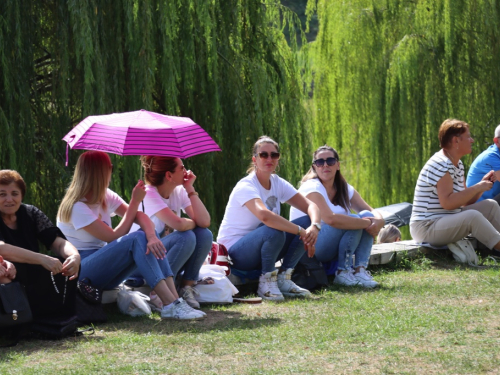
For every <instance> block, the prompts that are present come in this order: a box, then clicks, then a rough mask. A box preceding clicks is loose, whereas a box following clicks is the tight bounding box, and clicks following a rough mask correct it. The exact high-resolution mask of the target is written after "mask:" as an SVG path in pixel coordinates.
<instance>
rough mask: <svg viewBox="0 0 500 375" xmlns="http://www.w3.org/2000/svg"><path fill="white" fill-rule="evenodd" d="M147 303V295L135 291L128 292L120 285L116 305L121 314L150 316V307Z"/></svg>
mask: <svg viewBox="0 0 500 375" xmlns="http://www.w3.org/2000/svg"><path fill="white" fill-rule="evenodd" d="M148 301H149V297H148V296H147V295H145V294H143V293H141V292H138V291H136V290H134V291H132V290H128V289H127V288H125V286H123V285H120V290H119V291H118V295H117V298H116V303H117V304H118V308H119V309H120V311H121V312H122V313H124V314H127V315H131V316H141V315H150V314H151V307H150V306H149V304H148Z"/></svg>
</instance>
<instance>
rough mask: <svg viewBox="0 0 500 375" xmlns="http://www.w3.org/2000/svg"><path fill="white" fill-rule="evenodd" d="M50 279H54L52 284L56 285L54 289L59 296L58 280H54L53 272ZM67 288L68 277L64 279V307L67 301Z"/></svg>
mask: <svg viewBox="0 0 500 375" xmlns="http://www.w3.org/2000/svg"><path fill="white" fill-rule="evenodd" d="M50 278H51V279H52V284H53V285H54V289H55V290H56V293H57V294H59V289H57V285H56V280H54V274H53V273H52V272H51V273H50ZM67 286H68V276H66V277H65V278H64V293H63V305H64V302H65V301H66V287H67Z"/></svg>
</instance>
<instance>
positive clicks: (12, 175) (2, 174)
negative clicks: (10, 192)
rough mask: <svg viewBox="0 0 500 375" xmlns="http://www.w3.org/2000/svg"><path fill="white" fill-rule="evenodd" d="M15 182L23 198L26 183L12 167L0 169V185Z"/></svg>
mask: <svg viewBox="0 0 500 375" xmlns="http://www.w3.org/2000/svg"><path fill="white" fill-rule="evenodd" d="M12 183H15V184H16V185H17V187H18V188H19V190H21V196H22V198H24V195H25V194H26V183H25V182H24V180H23V178H22V177H21V175H20V174H19V172H17V171H13V170H12V169H2V170H1V171H0V185H10V184H12Z"/></svg>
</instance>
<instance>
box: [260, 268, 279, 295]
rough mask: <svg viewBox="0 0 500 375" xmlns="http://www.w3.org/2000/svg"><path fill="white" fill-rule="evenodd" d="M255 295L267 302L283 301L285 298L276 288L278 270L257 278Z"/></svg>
mask: <svg viewBox="0 0 500 375" xmlns="http://www.w3.org/2000/svg"><path fill="white" fill-rule="evenodd" d="M257 294H258V295H259V296H260V297H262V299H267V300H269V301H284V300H285V298H284V297H283V294H281V292H280V289H279V288H278V270H274V271H273V272H267V273H265V274H263V275H260V277H259V288H258V289H257Z"/></svg>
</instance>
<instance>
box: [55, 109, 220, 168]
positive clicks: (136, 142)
mask: <svg viewBox="0 0 500 375" xmlns="http://www.w3.org/2000/svg"><path fill="white" fill-rule="evenodd" d="M63 141H66V142H67V143H68V146H69V147H71V148H72V149H83V150H97V151H104V152H110V153H112V154H117V155H155V156H171V157H177V158H183V159H185V158H188V157H190V156H194V155H199V154H203V153H206V152H212V151H221V149H220V147H219V146H218V145H217V143H215V141H214V140H213V139H212V138H211V137H210V136H209V135H208V133H207V132H206V131H205V130H203V129H202V128H201V127H200V126H199V125H198V124H196V123H195V122H194V121H193V120H191V119H190V118H188V117H176V116H166V115H162V114H159V113H155V112H149V111H146V110H144V109H141V110H140V111H134V112H124V113H113V114H111V115H102V116H89V117H87V118H85V119H84V120H83V121H82V122H80V123H79V124H78V125H77V126H75V127H74V128H73V129H72V130H71V131H70V132H69V133H68V134H66V136H65V137H64V138H63ZM66 163H67V155H66Z"/></svg>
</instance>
